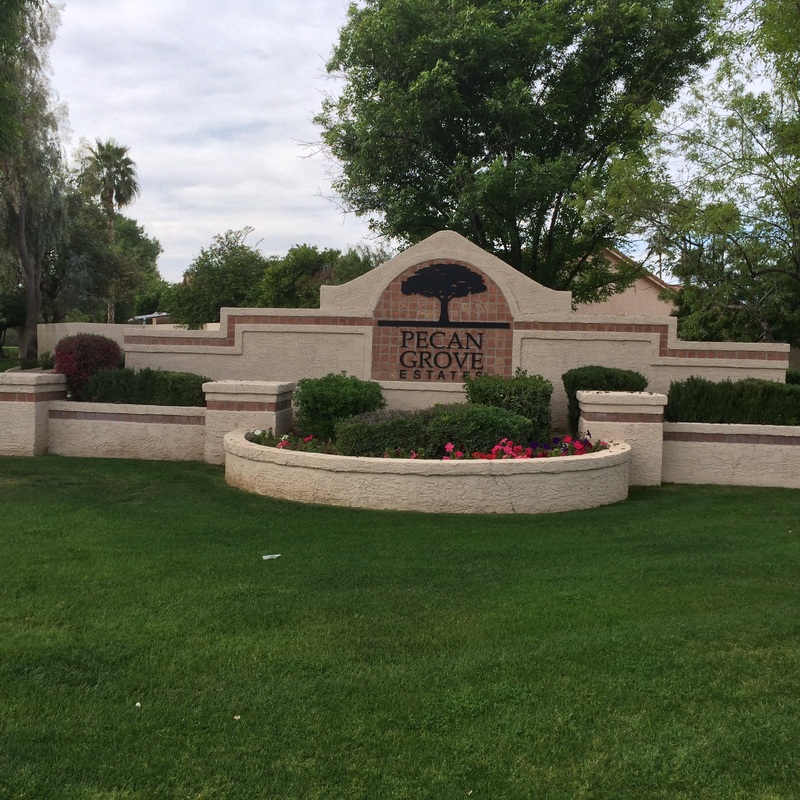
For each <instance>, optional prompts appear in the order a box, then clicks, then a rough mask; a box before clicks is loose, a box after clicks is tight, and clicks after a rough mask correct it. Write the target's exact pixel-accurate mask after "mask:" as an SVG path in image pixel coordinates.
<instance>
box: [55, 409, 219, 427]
mask: <svg viewBox="0 0 800 800" xmlns="http://www.w3.org/2000/svg"><path fill="white" fill-rule="evenodd" d="M50 419H72V420H78V421H81V422H134V423H139V424H142V423H148V422H149V423H154V424H156V425H205V424H206V420H205V416H197V417H196V416H188V415H182V414H118V413H113V412H106V411H60V410H54V409H51V410H50Z"/></svg>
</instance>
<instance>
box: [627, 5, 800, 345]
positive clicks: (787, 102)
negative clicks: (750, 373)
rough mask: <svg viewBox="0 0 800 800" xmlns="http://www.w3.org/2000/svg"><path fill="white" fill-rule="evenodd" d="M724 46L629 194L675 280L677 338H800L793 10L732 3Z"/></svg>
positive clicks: (799, 123) (798, 90) (798, 115)
mask: <svg viewBox="0 0 800 800" xmlns="http://www.w3.org/2000/svg"><path fill="white" fill-rule="evenodd" d="M723 41H724V44H725V54H724V58H723V59H722V60H721V61H720V63H719V66H718V68H717V69H716V71H715V72H714V73H713V75H712V76H711V77H710V78H709V79H708V80H705V81H703V82H700V83H698V84H696V85H695V86H694V87H693V89H692V96H691V99H690V101H689V102H687V103H685V104H684V105H683V106H682V107H681V108H680V109H679V111H678V112H677V113H676V114H675V115H673V117H672V118H671V119H670V120H669V122H670V123H671V127H669V128H666V129H665V132H664V137H663V139H662V140H661V148H660V152H659V154H658V155H659V157H660V163H659V166H658V167H657V168H656V169H654V170H653V169H647V168H644V169H642V170H641V171H639V172H638V173H636V175H635V177H633V178H632V179H631V182H630V184H629V186H628V189H629V192H628V194H629V198H628V200H630V198H636V200H637V202H638V203H639V207H638V210H637V212H636V213H637V214H638V215H639V217H640V223H639V229H640V231H641V232H642V233H643V234H644V236H645V238H646V239H647V240H648V242H649V247H650V252H651V255H652V257H653V258H656V259H658V261H659V263H660V264H661V265H662V266H663V267H666V268H667V269H669V270H670V272H671V273H672V274H673V275H674V276H675V277H677V278H678V279H679V280H680V281H681V283H682V284H683V288H682V290H681V292H680V294H679V296H678V297H677V298H676V299H677V302H678V306H679V310H678V320H679V327H678V331H679V334H680V335H681V336H682V337H683V338H687V339H706V340H708V339H717V340H720V339H722V340H726V339H730V340H744V341H759V340H762V341H775V340H779V341H787V342H790V343H794V344H800V313H799V312H797V311H796V310H795V309H797V308H798V307H799V306H798V300H800V71H798V69H797V67H798V59H799V58H800V55H799V54H800V49H799V48H798V44H797V43H798V41H800V16H798V15H797V13H796V7H795V8H792V4H787V3H784V2H781V1H780V0H759V2H757V3H756V2H754V3H751V4H749V5H747V6H745V7H744V8H742V7H741V5H740V4H736V5H735V6H733V7H732V9H731V12H730V14H729V16H728V19H727V24H726V29H725V36H724V39H723Z"/></svg>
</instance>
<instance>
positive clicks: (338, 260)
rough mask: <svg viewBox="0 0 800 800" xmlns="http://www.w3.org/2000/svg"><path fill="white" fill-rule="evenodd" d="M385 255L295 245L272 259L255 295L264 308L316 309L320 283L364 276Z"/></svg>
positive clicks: (335, 282)
mask: <svg viewBox="0 0 800 800" xmlns="http://www.w3.org/2000/svg"><path fill="white" fill-rule="evenodd" d="M386 258H387V256H386V253H385V252H384V251H382V250H370V249H369V248H366V247H361V248H350V249H349V250H348V251H347V252H346V253H342V252H341V251H340V250H333V249H325V250H319V249H318V248H317V247H312V246H309V245H307V244H301V245H295V246H294V247H292V248H291V249H290V250H289V252H288V253H287V254H286V255H285V256H284V257H283V258H277V257H276V258H271V259H270V260H269V264H268V266H267V269H266V272H265V273H264V277H263V278H262V280H261V286H260V288H259V293H258V296H257V299H256V301H257V305H259V306H264V307H266V308H318V307H319V295H320V286H322V285H323V284H329V285H338V284H342V283H347V282H348V281H351V280H353V279H354V278H357V277H358V276H359V275H363V274H364V273H365V272H369V270H371V269H373V268H374V267H376V266H377V265H378V264H379V263H381V262H382V261H385V260H386Z"/></svg>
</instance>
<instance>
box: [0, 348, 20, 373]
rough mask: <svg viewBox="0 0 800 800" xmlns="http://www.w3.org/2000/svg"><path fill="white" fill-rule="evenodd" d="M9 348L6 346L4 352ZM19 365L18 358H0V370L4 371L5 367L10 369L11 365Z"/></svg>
mask: <svg viewBox="0 0 800 800" xmlns="http://www.w3.org/2000/svg"><path fill="white" fill-rule="evenodd" d="M8 349H9V348H6V353H7V352H8ZM18 366H19V359H18V358H0V372H5V371H6V370H7V369H11V367H18Z"/></svg>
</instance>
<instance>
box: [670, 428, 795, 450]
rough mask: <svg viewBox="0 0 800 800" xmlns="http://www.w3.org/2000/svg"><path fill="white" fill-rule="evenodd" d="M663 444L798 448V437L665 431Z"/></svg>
mask: <svg viewBox="0 0 800 800" xmlns="http://www.w3.org/2000/svg"><path fill="white" fill-rule="evenodd" d="M664 441H665V442H709V443H711V442H713V443H715V444H777V445H788V446H790V447H798V446H800V436H778V435H775V434H758V433H699V432H691V433H690V432H687V431H665V432H664Z"/></svg>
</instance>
